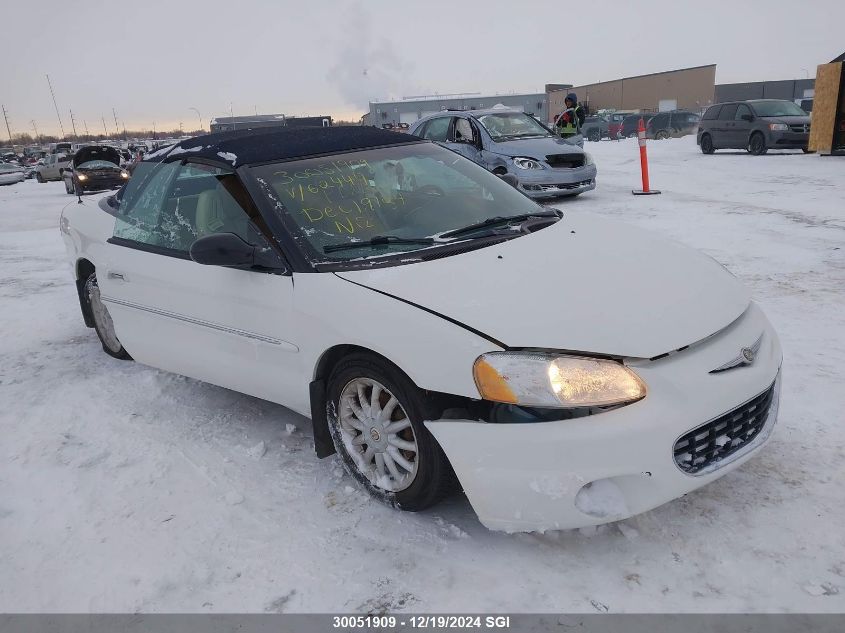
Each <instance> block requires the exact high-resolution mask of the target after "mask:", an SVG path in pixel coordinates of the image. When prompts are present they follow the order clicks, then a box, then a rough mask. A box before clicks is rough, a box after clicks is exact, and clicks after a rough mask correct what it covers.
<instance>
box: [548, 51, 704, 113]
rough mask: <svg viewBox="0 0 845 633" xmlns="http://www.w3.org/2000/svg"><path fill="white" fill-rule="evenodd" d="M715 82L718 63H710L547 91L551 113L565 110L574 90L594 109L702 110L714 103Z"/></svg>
mask: <svg viewBox="0 0 845 633" xmlns="http://www.w3.org/2000/svg"><path fill="white" fill-rule="evenodd" d="M715 85H716V64H709V65H707V66H694V67H692V68H680V69H678V70H667V71H663V72H658V73H650V74H648V75H637V76H635V77H623V78H622V79H614V80H612V81H602V82H598V83H594V84H586V85H583V86H573V87H571V88H565V89H560V88H558V87H556V86H553V85H549V86H547V94H548V100H549V111H550V114H551V116H554V115H556V114H558V113H559V112H562V111H563V110H564V109H565V106H564V104H563V100H564V98H565V97H566V95H567V93H569V92H574V93H575V94H576V95H577V96H578V100H579V101H580V102H581V103H583V104H585V105H587V106H588V107H589V109H590V110H591V111H593V112H594V111H596V110H604V109H612V110H623V111H646V112H656V111H659V110H675V109H689V110H702V109H704V108H706V107H707V106H708V105H710V104H712V103H713V95H714V88H715Z"/></svg>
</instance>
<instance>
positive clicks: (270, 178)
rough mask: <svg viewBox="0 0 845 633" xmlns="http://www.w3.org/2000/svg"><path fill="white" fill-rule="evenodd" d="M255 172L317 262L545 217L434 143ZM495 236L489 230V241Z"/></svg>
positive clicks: (438, 242)
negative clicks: (497, 222)
mask: <svg viewBox="0 0 845 633" xmlns="http://www.w3.org/2000/svg"><path fill="white" fill-rule="evenodd" d="M250 171H251V173H252V174H253V175H254V177H255V178H256V180H257V182H258V184H259V186H260V187H261V189H262V190H263V192H264V194H265V195H266V196H267V198H268V199H269V201H270V204H271V205H272V206H273V208H274V210H275V213H276V214H277V215H278V216H279V217H280V218H281V220H282V221H283V222H284V223H285V225H286V226H287V227H288V230H290V231H291V232H292V233H293V235H294V239H295V240H296V241H298V242H299V243H301V244H304V245H306V246H307V247H308V248H306V250H310V251H311V252H310V253H309V255H310V256H311V258H312V259H313V260H315V261H320V262H331V261H338V260H341V261H342V260H349V259H357V258H362V257H364V258H368V257H381V256H385V255H395V254H396V253H399V252H406V251H414V250H419V249H423V248H432V247H438V246H442V245H443V244H446V243H448V242H449V241H450V240H456V239H469V238H473V237H478V236H480V235H481V233H479V232H475V233H472V232H470V233H466V234H462V235H461V237H460V238H440V237H439V236H440V234H442V233H446V232H447V231H450V230H454V229H458V228H463V227H466V226H469V225H471V224H476V223H480V222H483V221H484V220H487V219H489V218H503V217H512V216H517V215H521V214H531V213H534V212H538V213H541V212H542V211H543V209H542V207H540V206H538V205H537V204H536V203H534V202H532V201H531V200H529V199H528V198H526V197H525V196H524V195H522V194H521V193H520V192H518V191H517V190H516V189H514V188H513V187H512V186H511V185H509V184H508V183H506V182H505V181H503V180H501V179H500V178H498V177H497V176H494V175H493V174H491V173H490V172H489V171H487V170H486V169H484V168H483V167H480V166H479V165H477V164H475V163H473V162H472V161H469V160H467V159H466V158H464V157H462V156H460V155H458V154H455V153H453V152H451V151H449V150H447V149H444V148H442V147H439V146H438V145H435V144H433V143H414V144H410V145H398V146H393V147H385V148H377V149H369V150H363V151H357V152H351V153H347V154H339V155H335V156H328V157H322V158H311V159H305V160H297V161H290V162H283V163H274V164H268V165H260V166H256V167H252V168H251V169H250ZM493 230H494V229H486V235H489V234H490V232H491V231H493ZM502 230H504V231H506V232H507V231H510V229H508V228H507V227H505V228H504V229H502ZM510 233H511V234H513V235H519V233H516V232H513V231H510ZM374 238H376V239H374ZM385 238H388V239H385ZM427 238H431V239H427ZM408 240H416V242H412V243H409V242H408ZM371 241H372V242H371ZM344 245H357V246H349V248H344Z"/></svg>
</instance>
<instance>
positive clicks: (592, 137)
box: [587, 129, 601, 143]
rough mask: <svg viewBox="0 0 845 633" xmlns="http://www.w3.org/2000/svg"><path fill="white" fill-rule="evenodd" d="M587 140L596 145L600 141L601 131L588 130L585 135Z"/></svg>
mask: <svg viewBox="0 0 845 633" xmlns="http://www.w3.org/2000/svg"><path fill="white" fill-rule="evenodd" d="M587 140H588V141H593V142H594V143H598V142H599V141H600V140H601V130H595V129H593V130H590V131H589V132H588V133H587Z"/></svg>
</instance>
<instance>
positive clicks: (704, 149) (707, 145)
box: [701, 134, 715, 154]
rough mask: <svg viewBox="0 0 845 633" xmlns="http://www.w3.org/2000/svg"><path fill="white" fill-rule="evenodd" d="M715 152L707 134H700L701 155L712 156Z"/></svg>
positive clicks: (711, 140)
mask: <svg viewBox="0 0 845 633" xmlns="http://www.w3.org/2000/svg"><path fill="white" fill-rule="evenodd" d="M714 151H715V150H714V149H713V139H712V138H711V136H710V135H709V134H702V135H701V153H702V154H712V153H713V152H714Z"/></svg>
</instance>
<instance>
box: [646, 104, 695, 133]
mask: <svg viewBox="0 0 845 633" xmlns="http://www.w3.org/2000/svg"><path fill="white" fill-rule="evenodd" d="M700 120H701V117H699V116H698V115H697V114H696V113H695V112H689V111H688V110H673V111H672V112H660V113H658V114H655V115H654V116H653V117H651V119H649V121H648V123H647V124H646V130H645V135H646V138H650V139H657V140H660V139H666V138H678V137H681V136H688V135H689V134H695V131H696V128H697V127H698V122H699V121H700Z"/></svg>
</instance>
